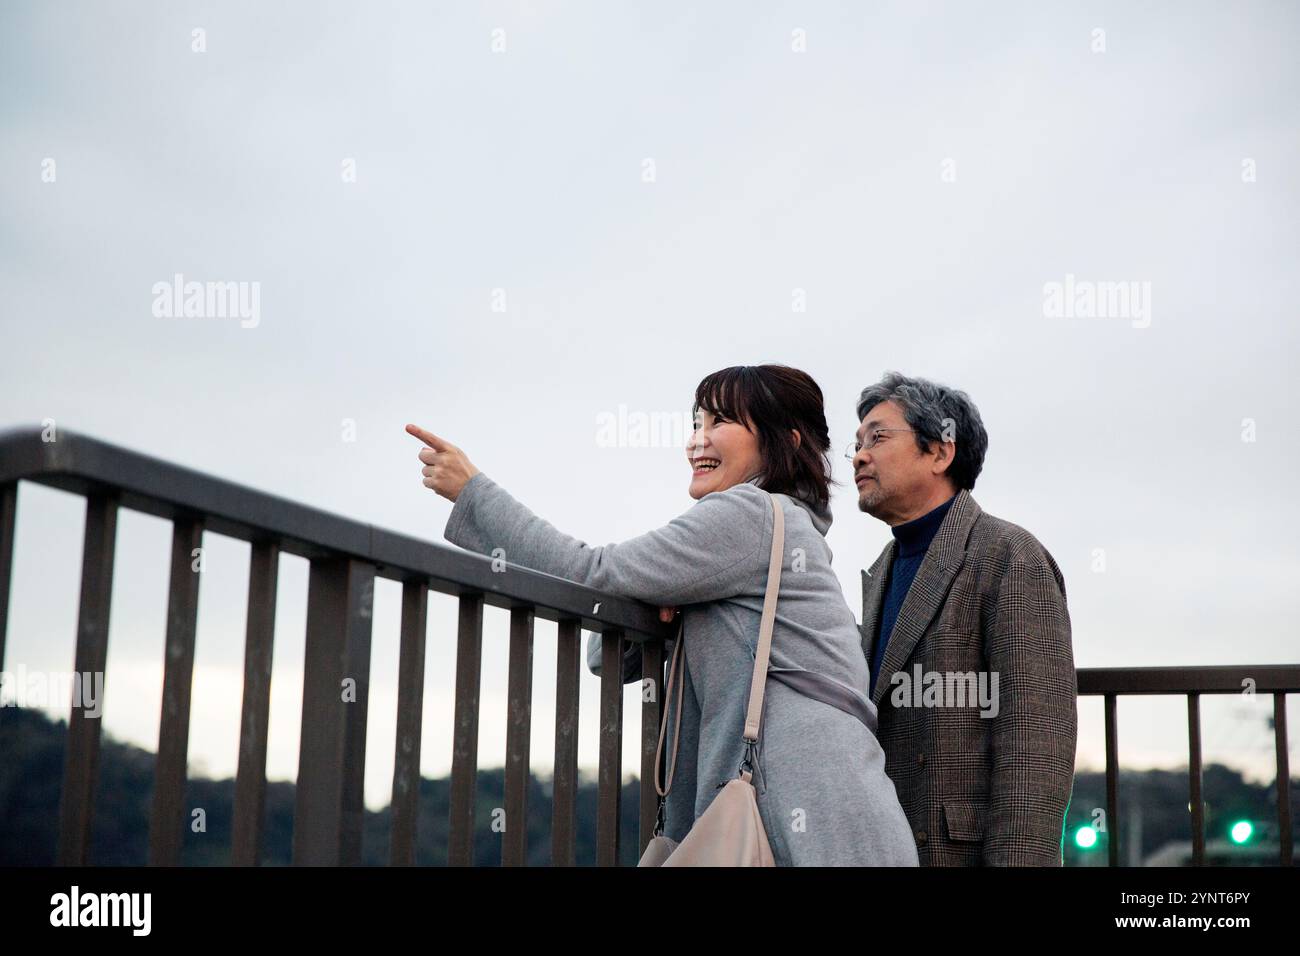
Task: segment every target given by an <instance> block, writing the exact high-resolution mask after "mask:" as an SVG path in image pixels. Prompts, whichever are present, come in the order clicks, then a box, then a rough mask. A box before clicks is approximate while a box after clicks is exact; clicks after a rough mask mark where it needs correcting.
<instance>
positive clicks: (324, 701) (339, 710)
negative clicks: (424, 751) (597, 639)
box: [0, 428, 671, 866]
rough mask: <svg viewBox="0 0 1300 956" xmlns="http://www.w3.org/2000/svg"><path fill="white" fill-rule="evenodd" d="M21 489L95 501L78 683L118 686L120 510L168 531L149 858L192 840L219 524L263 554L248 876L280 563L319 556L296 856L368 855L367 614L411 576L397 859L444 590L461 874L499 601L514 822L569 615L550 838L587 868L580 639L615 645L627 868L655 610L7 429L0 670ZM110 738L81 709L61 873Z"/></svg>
mask: <svg viewBox="0 0 1300 956" xmlns="http://www.w3.org/2000/svg"><path fill="white" fill-rule="evenodd" d="M20 480H25V481H33V482H38V483H41V484H44V485H49V486H52V487H55V488H60V489H63V490H65V491H71V492H74V493H76V494H79V495H82V496H84V497H85V499H86V524H85V545H84V552H83V557H82V571H81V599H80V609H79V613H78V621H77V637H76V653H75V670H76V672H77V673H103V672H104V669H105V665H106V662H107V655H108V620H109V602H110V596H111V594H112V581H113V563H114V551H115V539H116V529H117V515H118V510H119V509H120V508H127V509H130V510H134V511H140V512H144V513H146V514H151V515H155V516H158V517H161V518H166V519H168V520H170V521H171V522H172V528H173V531H172V553H171V577H170V584H169V592H168V595H169V596H168V608H167V626H166V642H165V648H166V653H165V661H164V665H163V666H164V673H163V692H162V714H161V718H160V722H159V733H158V752H157V760H156V763H155V770H154V773H155V778H154V791H153V803H152V807H151V812H150V823H149V855H148V860H149V863H150V864H155V865H174V864H177V863H178V862H179V860H180V853H181V845H182V840H183V837H184V833H185V829H184V828H185V824H186V819H187V818H186V813H185V807H184V804H183V799H184V798H183V794H184V789H185V776H186V756H187V749H188V741H189V729H190V690H191V683H192V675H193V668H194V637H195V627H196V623H197V617H198V589H199V574H198V573H197V572H196V571H195V570H194V564H193V555H194V554H195V553H196V551H195V549H197V548H199V547H200V545H201V544H202V537H203V533H204V531H212V532H215V533H218V534H222V535H227V536H229V537H232V538H238V539H241V540H244V541H247V542H249V543H250V545H251V546H252V554H251V560H250V566H249V582H248V621H247V630H246V638H245V641H246V643H245V661H244V686H243V703H242V712H241V719H240V736H239V763H238V770H237V772H236V777H235V797H234V813H233V816H234V829H233V834H232V848H231V860H232V863H233V864H235V865H256V864H257V863H258V862H259V860H260V857H261V841H262V829H263V815H264V814H263V809H264V805H265V794H266V754H267V726H268V719H269V713H270V693H271V651H272V645H273V638H274V622H275V602H276V580H277V569H278V566H279V556H280V554H281V553H282V552H284V553H289V554H296V555H299V556H301V557H303V558H306V559H307V560H308V561H309V562H310V574H309V578H308V593H307V644H306V654H305V658H304V674H303V702H302V726H301V731H300V734H301V742H300V748H299V758H298V780H297V787H296V797H295V799H296V804H295V807H294V824H293V857H292V859H293V862H294V863H296V864H310V865H338V864H358V863H360V862H361V831H362V821H363V818H364V804H363V799H362V798H363V783H364V777H365V756H366V713H367V706H368V699H369V674H370V639H371V608H372V601H373V594H374V580H375V578H376V577H381V578H388V579H392V580H397V581H401V582H402V613H401V644H400V651H399V665H398V667H399V676H398V701H397V733H396V740H395V742H394V766H393V797H392V820H393V825H392V840H391V848H390V861H391V863H392V864H394V865H409V864H412V863H413V862H414V859H415V838H416V814H417V810H418V803H417V801H418V799H419V797H418V795H419V772H420V771H419V768H420V736H421V730H422V728H421V706H422V702H423V686H424V651H425V629H426V608H427V603H428V592H429V590H430V589H432V590H434V591H438V592H441V593H444V594H453V595H457V596H458V597H459V599H460V607H459V621H458V627H457V636H456V703H455V714H454V726H453V728H452V734H453V743H452V769H451V811H450V816H451V820H450V836H449V847H448V863H449V864H452V865H470V864H471V863H472V862H473V836H474V801H475V789H476V779H477V772H478V742H479V733H478V726H479V722H478V716H479V684H480V660H481V650H482V639H483V606H484V604H489V605H492V606H495V607H501V608H508V609H509V610H510V651H509V676H508V703H507V707H508V714H507V718H508V724H507V731H506V754H505V812H506V819H509V820H525V819H527V816H526V814H527V807H526V804H525V798H526V794H527V784H528V778H529V760H528V749H529V746H528V745H529V737H530V732H531V711H532V662H533V623H534V620H535V618H537V617H541V618H543V619H545V620H550V621H555V622H556V626H557V634H558V642H557V674H558V676H557V680H556V717H555V776H554V798H553V800H554V802H553V818H552V835H551V852H552V863H553V864H555V865H572V864H573V863H574V862H575V861H574V848H575V835H576V827H575V812H576V793H577V783H578V701H579V694H578V687H579V681H578V678H579V676H580V669H581V667H582V666H584V653H583V648H582V644H581V642H582V632H583V630H584V629H585V630H588V631H596V632H598V633H600V634H601V635H602V638H603V640H602V645H603V646H602V655H603V656H602V672H601V675H602V676H601V692H600V731H599V733H600V763H599V774H598V779H597V815H596V862H597V863H598V864H599V865H614V864H615V863H616V862H617V860H618V855H619V816H620V805H619V804H620V783H621V778H622V733H623V685H622V683H621V680H620V678H621V677H622V670H623V668H622V663H623V652H624V648H625V646H626V644H625V641H633V642H637V643H640V644H641V645H642V662H643V667H644V670H643V673H646V674H656V673H657V674H659V675H660V678H661V679H662V675H663V640H662V639H663V638H664V637H666V636H671V627H670V625H666V624H663V623H661V622H660V621H659V619H658V615H657V613H656V611H655V609H653V608H650V607H647V606H645V605H642V604H639V603H637V602H633V601H627V600H622V599H618V598H614V597H611V596H609V595H606V594H601V593H598V592H596V591H593V590H592V589H590V588H586V587H583V586H581V585H578V584H574V583H572V582H569V581H564V580H561V579H560V578H556V577H553V576H551V575H548V574H542V573H539V572H536V571H532V570H529V569H525V568H516V567H511V568H510V569H509V572H510V573H509V574H500V573H495V572H494V571H493V568H492V560H491V559H490V558H487V557H484V556H482V555H475V554H471V553H469V552H467V551H462V550H459V549H456V548H451V547H447V546H445V545H437V544H432V543H429V542H426V541H420V540H417V539H415V538H411V537H407V536H405V535H401V534H397V533H394V532H392V531H387V530H384V529H382V528H376V527H373V526H371V525H368V524H363V523H361V522H357V521H350V520H348V519H346V518H342V517H339V516H337V515H333V514H328V513H326V512H323V511H319V510H316V509H314V508H309V507H306V506H304V505H301V504H298V503H296V502H293V501H289V500H286V499H284V498H279V497H276V496H274V495H270V494H266V493H264V492H261V491H257V490H255V489H252V488H248V487H246V486H243V485H239V484H235V483H234V482H230V481H223V480H221V479H218V478H213V477H211V476H209V475H206V474H203V473H200V472H197V471H193V470H191V469H187V468H182V467H179V466H177V465H174V464H171V463H169V462H166V461H161V460H159V459H157V458H152V457H149V456H147V455H143V454H139V453H137V452H133V451H130V450H127V449H124V448H120V447H117V446H114V445H111V444H108V443H106V442H101V441H98V440H96V439H93V438H90V437H87V436H85V435H80V434H76V433H73V432H68V431H66V430H60V431H59V432H58V433H57V440H55V441H45V440H43V438H42V431H41V430H40V429H38V428H26V429H13V430H9V431H5V432H3V433H0V669H3V668H4V660H5V658H4V651H5V636H6V629H7V622H8V607H9V590H10V583H11V576H12V575H11V571H12V566H13V545H14V524H15V518H16V511H17V492H18V482H19V481H20ZM345 678H351V679H353V680H354V681H355V688H356V699H355V701H353V702H344V701H343V699H342V697H343V695H342V694H340V692H339V688H340V686H341V685H342V682H343V680H344V679H345ZM105 692H107V689H105ZM647 696H651V695H647ZM652 696H653V697H654V698H655V699H654V700H652V701H647V702H644V703H643V704H642V728H643V730H642V735H641V736H642V741H641V744H642V747H641V750H642V760H641V806H640V814H639V821H640V844H641V848H642V849H644V847H645V845H646V844H647V843H648V842H649V839H650V836H651V834H652V832H653V827H654V822H655V817H656V813H657V800H658V796H657V794H656V792H655V789H654V773H653V771H654V754H655V746H656V743H657V740H658V728H659V717H660V702H659V698H660V697H661V695H660V694H657V693H656V694H654V695H652ZM100 725H101V718H100V717H87V716H86V714H85V713H83V710H82V708H78V707H73V708H72V712H71V716H70V719H69V722H68V739H67V750H66V757H65V761H64V769H63V788H62V796H61V798H60V805H59V837H58V850H57V854H56V862H57V863H58V864H59V865H62V866H69V865H72V866H75V865H84V864H85V863H86V862H87V858H88V850H89V844H90V834H91V820H92V815H93V812H94V793H95V778H96V768H97V765H98V756H99V745H100ZM526 834H527V828H526V827H523V826H511V827H509V828H508V829H507V831H506V833H505V834H504V839H503V841H502V849H501V861H502V863H503V864H504V865H520V864H522V863H523V862H524V860H525V857H526V852H527V847H526V846H525V842H524V841H525V838H526Z"/></svg>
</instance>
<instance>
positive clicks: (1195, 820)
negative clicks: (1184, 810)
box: [1187, 694, 1205, 866]
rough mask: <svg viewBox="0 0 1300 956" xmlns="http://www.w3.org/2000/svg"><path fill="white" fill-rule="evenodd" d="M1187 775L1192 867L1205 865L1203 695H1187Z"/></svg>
mask: <svg viewBox="0 0 1300 956" xmlns="http://www.w3.org/2000/svg"><path fill="white" fill-rule="evenodd" d="M1187 747H1188V758H1187V774H1188V787H1187V789H1188V791H1189V796H1190V798H1191V809H1192V866H1204V865H1205V802H1204V801H1203V800H1202V798H1201V695H1200V694H1188V695H1187Z"/></svg>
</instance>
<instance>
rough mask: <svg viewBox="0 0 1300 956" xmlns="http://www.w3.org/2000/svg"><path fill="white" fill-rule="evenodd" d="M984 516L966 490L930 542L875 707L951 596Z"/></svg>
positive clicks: (902, 611)
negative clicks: (973, 531) (969, 543)
mask: <svg viewBox="0 0 1300 956" xmlns="http://www.w3.org/2000/svg"><path fill="white" fill-rule="evenodd" d="M979 515H980V506H979V505H977V504H976V503H975V499H974V498H972V497H971V496H970V493H969V492H968V491H966V489H964V488H963V489H962V490H961V491H959V492H957V500H955V501H954V502H953V503H952V507H951V508H949V509H948V513H947V514H946V515H944V516H943V524H941V525H939V530H938V532H937V533H936V534H935V536H934V540H933V541H931V542H930V547H929V549H928V550H927V551H926V552H925V557H924V558H923V559H922V561H921V566H920V567H919V568H917V570H916V577H915V578H913V579H912V586H911V587H910V588H908V590H907V597H906V598H905V599H904V600H903V606H902V607H901V608H899V611H898V620H897V621H895V622H894V630H893V633H892V634H890V636H889V643H888V644H886V645H885V658H884V660H882V661H881V662H880V673H879V674H877V675H876V686H875V689H874V690H873V691H872V694H871V700H872V703H875V704H877V705H878V704H879V703H880V700H881V698H882V697H884V696H885V691H886V690H887V689H888V688H889V687H891V686H892V683H891V681H892V678H893V676H894V674H896V673H897V672H898V671H899V669H900V668H902V667H903V666H904V665H905V664H906V663H907V659H908V657H910V656H911V654H912V650H913V649H914V648H915V647H916V644H917V642H918V641H920V639H921V635H922V634H924V633H925V631H926V628H928V627H929V626H930V622H931V621H932V620H934V616H935V615H936V614H937V613H938V612H939V608H940V607H941V606H942V605H943V601H944V598H946V597H947V596H948V589H949V588H950V587H951V586H952V581H953V578H955V577H956V576H957V572H958V570H960V569H961V566H962V563H963V562H964V561H965V560H966V542H967V540H968V539H969V538H970V532H971V528H973V527H974V525H975V519H976V518H978V517H979Z"/></svg>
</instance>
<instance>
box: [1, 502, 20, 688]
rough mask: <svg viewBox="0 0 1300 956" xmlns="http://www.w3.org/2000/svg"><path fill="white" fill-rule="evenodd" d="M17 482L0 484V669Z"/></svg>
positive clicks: (7, 618)
mask: <svg viewBox="0 0 1300 956" xmlns="http://www.w3.org/2000/svg"><path fill="white" fill-rule="evenodd" d="M17 515H18V482H16V481H6V482H4V483H3V484H0V671H2V670H4V669H5V635H6V634H7V633H8V631H9V583H10V580H11V579H12V576H13V568H14V523H15V519H16V518H17Z"/></svg>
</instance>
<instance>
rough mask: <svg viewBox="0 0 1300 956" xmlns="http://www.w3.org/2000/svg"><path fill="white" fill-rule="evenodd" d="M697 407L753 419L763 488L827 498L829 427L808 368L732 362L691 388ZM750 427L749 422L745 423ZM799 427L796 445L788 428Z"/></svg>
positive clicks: (821, 501)
mask: <svg viewBox="0 0 1300 956" xmlns="http://www.w3.org/2000/svg"><path fill="white" fill-rule="evenodd" d="M700 409H704V410H705V411H707V412H709V413H711V414H713V415H721V416H723V417H724V418H729V419H731V420H732V421H734V422H739V423H740V424H742V425H745V423H746V422H752V423H753V425H754V430H756V434H757V437H758V452H759V455H760V456H762V459H763V479H762V481H761V482H760V483H759V487H761V488H763V489H764V490H765V491H771V492H776V493H778V494H786V495H793V496H794V497H796V498H802V499H804V500H805V501H809V502H812V503H815V504H816V505H817V507H818V508H825V507H826V506H827V504H828V503H829V502H830V498H831V491H830V486H831V485H833V484H838V482H836V481H835V480H834V479H833V478H831V460H830V454H829V452H830V447H831V435H830V429H829V428H828V427H827V425H826V408H825V402H824V400H823V398H822V390H821V388H820V387H819V386H818V385H817V383H816V382H814V381H813V380H812V376H810V375H809V374H808V373H807V372H801V371H799V370H798V369H797V368H790V367H789V366H788V365H733V366H732V367H731V368H724V369H722V370H720V371H717V372H714V373H713V374H712V375H709V376H707V377H706V378H705V379H704V381H702V382H700V384H699V385H698V386H697V387H696V389H695V404H694V406H692V408H691V416H692V418H693V417H694V416H695V413H696V412H698V411H699V410H700ZM746 427H748V425H746ZM792 429H793V430H796V431H798V432H799V436H800V439H799V445H798V447H795V442H794V436H793V435H792V434H790V432H791V430H792Z"/></svg>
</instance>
